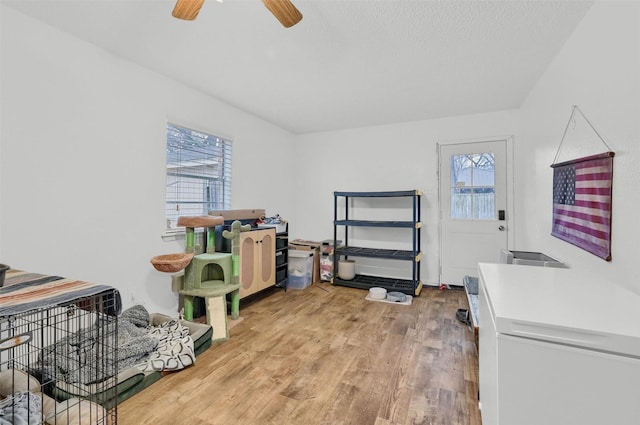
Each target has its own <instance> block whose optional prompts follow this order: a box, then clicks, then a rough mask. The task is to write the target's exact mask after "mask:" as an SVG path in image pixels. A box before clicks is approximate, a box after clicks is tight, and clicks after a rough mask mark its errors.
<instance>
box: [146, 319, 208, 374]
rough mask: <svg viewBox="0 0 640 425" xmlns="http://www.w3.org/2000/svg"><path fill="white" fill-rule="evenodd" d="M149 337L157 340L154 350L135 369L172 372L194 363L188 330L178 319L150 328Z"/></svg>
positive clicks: (191, 341)
mask: <svg viewBox="0 0 640 425" xmlns="http://www.w3.org/2000/svg"><path fill="white" fill-rule="evenodd" d="M149 335H150V336H152V337H154V338H157V339H158V346H157V348H156V350H155V351H154V352H153V353H151V354H150V356H149V357H148V358H147V359H145V360H144V361H143V362H142V363H140V364H138V365H137V366H136V367H137V368H138V369H140V370H142V371H143V372H152V371H165V370H166V371H173V370H180V369H184V368H185V367H187V366H191V365H192V364H194V363H195V361H196V354H195V349H194V345H193V339H192V338H191V336H190V335H189V328H187V327H186V326H182V325H181V324H180V321H179V320H178V319H171V320H169V321H167V322H165V323H163V324H161V325H160V326H153V327H151V328H150V331H149Z"/></svg>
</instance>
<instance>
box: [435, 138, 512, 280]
mask: <svg viewBox="0 0 640 425" xmlns="http://www.w3.org/2000/svg"><path fill="white" fill-rule="evenodd" d="M438 152H439V179H440V214H441V215H440V283H441V284H449V285H462V283H463V278H464V276H466V275H469V276H476V277H477V275H478V272H477V267H478V263H479V262H493V263H497V262H498V261H499V260H500V250H501V249H503V248H504V249H506V248H507V241H508V232H509V228H508V226H507V217H508V213H509V211H507V168H508V167H507V140H506V139H505V140H492V141H484V142H472V143H460V144H451V145H439V146H438Z"/></svg>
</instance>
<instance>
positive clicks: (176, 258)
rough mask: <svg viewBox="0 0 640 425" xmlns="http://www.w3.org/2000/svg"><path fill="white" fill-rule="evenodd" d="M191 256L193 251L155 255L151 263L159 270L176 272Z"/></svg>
mask: <svg viewBox="0 0 640 425" xmlns="http://www.w3.org/2000/svg"><path fill="white" fill-rule="evenodd" d="M192 258H193V252H188V253H187V252H182V253H178V254H164V255H156V256H155V257H153V258H152V259H151V264H153V267H155V269H156V270H158V271H159V272H164V273H177V272H179V271H181V270H184V268H185V267H187V266H188V265H189V263H190V262H191V259H192Z"/></svg>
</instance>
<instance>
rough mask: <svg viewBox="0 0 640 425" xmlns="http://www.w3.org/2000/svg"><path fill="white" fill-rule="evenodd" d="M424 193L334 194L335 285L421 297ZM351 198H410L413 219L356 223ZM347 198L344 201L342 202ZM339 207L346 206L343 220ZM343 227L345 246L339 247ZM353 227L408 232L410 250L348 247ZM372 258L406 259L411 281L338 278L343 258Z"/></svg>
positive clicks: (406, 191) (364, 277)
mask: <svg viewBox="0 0 640 425" xmlns="http://www.w3.org/2000/svg"><path fill="white" fill-rule="evenodd" d="M421 197H422V192H420V191H419V190H404V191H391V192H334V193H333V199H334V202H333V240H334V247H336V248H335V249H334V261H333V276H334V278H333V281H332V283H333V284H334V285H341V286H349V287H352V288H360V289H369V288H371V287H374V286H376V287H381V288H385V289H386V290H387V291H397V292H403V293H405V294H408V295H420V291H421V290H422V282H421V281H420V260H421V258H422V252H421V251H420V246H421V234H420V233H421V228H422V222H421V218H420V217H421V211H420V200H421ZM349 198H409V199H410V200H411V208H412V219H411V220H409V221H380V220H353V219H350V217H349ZM341 199H344V202H341ZM339 206H344V217H338V214H339ZM341 226H343V227H344V245H342V246H339V247H337V245H338V228H339V227H341ZM353 227H383V228H395V229H398V228H404V229H408V234H410V237H411V243H412V244H411V246H412V248H411V249H410V250H397V249H379V248H367V247H357V246H350V245H349V232H350V230H352V228H353ZM350 256H353V257H369V258H384V259H391V260H403V261H409V262H411V267H412V278H411V279H395V278H389V277H382V276H370V275H361V274H357V275H356V276H355V278H354V279H352V280H344V279H340V278H339V277H338V263H339V260H340V259H341V258H345V259H346V258H348V257H350Z"/></svg>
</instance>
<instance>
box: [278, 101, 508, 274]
mask: <svg viewBox="0 0 640 425" xmlns="http://www.w3.org/2000/svg"><path fill="white" fill-rule="evenodd" d="M518 116H519V115H518V111H515V110H511V111H503V112H496V113H488V114H479V115H472V116H462V117H450V118H444V119H437V120H428V121H419V122H411V123H405V124H397V125H388V126H379V127H367V128H360V129H352V130H344V131H335V132H326V133H316V134H309V135H304V136H299V137H298V140H297V142H296V147H295V149H296V167H295V169H296V173H295V176H296V194H297V196H296V208H297V211H296V217H297V221H296V223H295V226H292V227H291V228H290V234H291V237H293V238H302V239H311V240H323V239H332V238H333V192H334V191H336V190H337V191H385V190H410V189H419V190H422V191H423V192H424V196H423V204H422V221H423V223H424V225H423V231H422V252H423V255H424V257H423V258H424V259H423V261H422V264H421V267H422V269H421V278H422V281H423V283H424V284H431V285H435V284H438V282H439V278H438V264H439V239H438V211H439V205H438V176H437V172H438V158H437V152H436V144H437V143H438V142H446V141H463V140H469V139H477V138H482V137H491V136H507V135H514V134H516V132H517V129H518V128H517V126H518ZM516 143H517V140H516ZM387 219H393V216H392V215H391V216H390V217H388V218H387ZM360 261H361V260H358V262H360ZM396 264H397V262H396ZM399 267H402V266H401V265H399ZM405 269H406V267H405ZM398 277H404V276H400V275H398Z"/></svg>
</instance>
